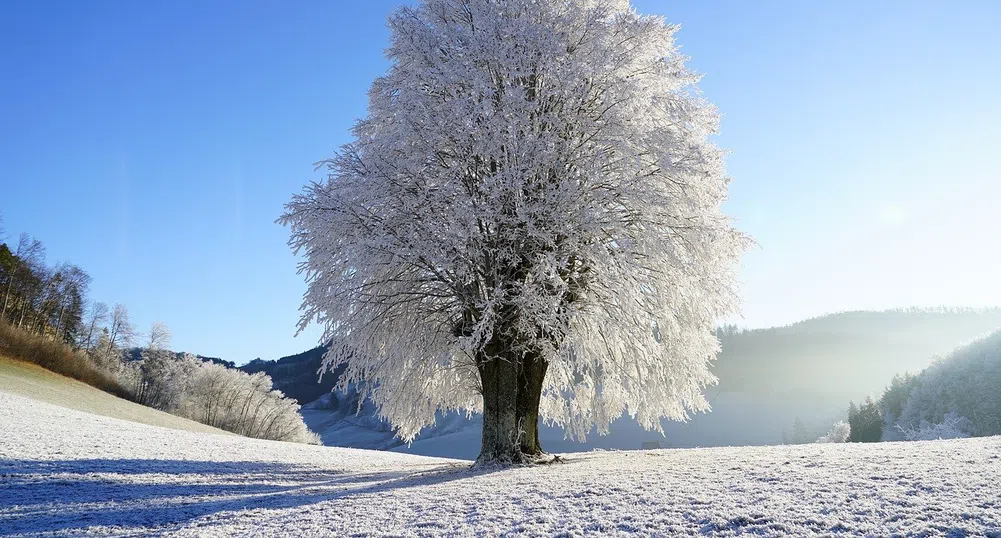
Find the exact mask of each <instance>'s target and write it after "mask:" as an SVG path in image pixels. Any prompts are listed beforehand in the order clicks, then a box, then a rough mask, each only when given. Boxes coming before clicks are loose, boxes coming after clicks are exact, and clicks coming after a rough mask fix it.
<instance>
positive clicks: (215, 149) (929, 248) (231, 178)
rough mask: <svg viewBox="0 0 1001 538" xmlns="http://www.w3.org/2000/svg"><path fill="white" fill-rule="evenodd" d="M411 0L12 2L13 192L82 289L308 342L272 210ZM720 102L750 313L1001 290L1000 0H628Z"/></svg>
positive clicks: (9, 174) (295, 183)
mask: <svg viewBox="0 0 1001 538" xmlns="http://www.w3.org/2000/svg"><path fill="white" fill-rule="evenodd" d="M398 4H399V2H390V1H371V0H369V1H364V2H332V1H320V0H316V1H293V2H237V1H221V0H218V1H213V2H196V1H170V2H166V1H144V2H126V1H117V2H109V1H99V0H95V1H90V2H79V1H66V2H51V1H37V2H3V3H0V77H2V78H3V83H2V84H0V126H2V127H0V181H2V187H0V211H2V212H3V216H4V219H5V221H6V227H7V230H8V234H9V235H12V236H16V234H18V233H20V232H22V231H26V232H29V233H31V234H32V235H34V236H36V237H38V238H39V239H41V240H42V241H43V242H44V243H45V244H46V246H47V247H48V252H49V261H50V262H52V261H61V260H66V261H71V262H74V263H76V264H78V265H80V266H82V267H83V268H84V269H86V270H87V271H89V272H90V274H91V275H92V276H93V277H94V283H93V286H92V296H93V297H95V298H97V299H99V300H103V301H105V302H108V303H115V302H121V303H124V304H126V305H127V306H129V307H130V309H131V310H132V313H133V317H134V319H135V321H136V322H137V324H138V325H139V326H140V327H141V328H147V327H148V326H149V324H150V323H151V322H153V321H155V320H162V321H164V322H166V323H167V324H168V325H169V326H170V327H171V328H172V330H173V332H174V347H175V348H177V349H180V350H187V351H192V352H197V353H201V354H205V355H213V356H221V357H224V358H226V359H229V360H235V361H237V362H241V363H242V362H245V361H247V360H250V359H253V358H254V357H262V358H276V357H278V356H281V355H286V354H291V353H294V352H298V351H301V350H304V349H307V348H309V347H312V346H313V345H314V344H315V343H316V340H317V338H318V336H319V331H318V330H315V329H314V330H311V331H307V333H306V334H304V335H302V336H300V337H299V338H298V339H293V338H292V335H293V333H294V332H295V324H296V321H297V319H298V313H297V308H298V305H299V301H300V297H301V294H302V292H303V290H304V288H305V286H304V284H303V283H302V279H301V277H299V276H298V275H296V274H295V259H294V258H293V256H292V255H291V254H290V252H289V251H288V249H287V248H286V246H285V241H286V238H287V233H286V230H284V229H282V228H281V227H279V226H278V225H276V224H274V223H273V221H274V219H275V218H276V217H277V216H278V215H279V214H280V213H281V208H282V204H284V203H285V202H286V201H287V199H288V198H289V197H290V196H291V195H292V194H293V193H294V192H297V191H298V190H299V189H300V188H301V187H302V185H303V184H305V183H306V182H307V181H309V180H310V179H314V178H318V177H320V174H319V173H316V172H314V171H313V166H312V163H314V162H315V161H317V160H320V159H323V158H325V157H327V156H329V155H330V154H331V153H332V151H333V150H334V149H335V148H336V147H338V146H339V145H341V144H342V143H344V142H346V141H347V140H348V136H349V132H348V131H349V129H350V127H351V125H352V124H353V122H354V121H355V119H357V118H359V117H360V116H363V115H364V113H365V102H366V92H367V90H368V86H369V84H370V82H371V80H372V79H373V78H374V77H375V76H377V75H378V74H380V73H381V72H383V71H384V70H385V68H386V65H387V64H386V61H385V59H384V58H383V57H382V51H383V49H384V48H385V46H386V45H387V43H388V41H387V40H388V31H387V30H386V27H385V18H386V15H387V14H388V13H389V12H390V11H391V10H392V9H393V7H394V6H396V5H398ZM634 4H635V5H636V6H637V8H638V9H639V10H640V11H642V12H647V13H661V14H664V15H666V16H667V18H668V20H670V21H672V22H675V23H679V24H681V25H682V30H681V32H680V33H679V34H678V38H679V42H680V43H681V44H682V46H683V50H684V51H685V53H686V54H688V55H689V56H691V58H692V61H691V65H692V66H693V67H694V68H695V69H696V70H698V71H700V72H703V73H705V78H704V79H703V82H702V84H701V87H702V89H703V91H704V93H705V95H706V96H707V97H708V98H709V99H710V100H712V101H713V102H714V103H716V104H717V105H718V106H719V107H720V109H721V110H722V112H723V113H724V121H723V125H722V134H721V136H720V137H719V142H720V144H721V145H723V146H724V147H726V148H727V149H728V150H729V151H730V157H729V161H728V163H729V170H730V173H731V175H732V176H733V178H734V181H733V184H732V189H731V197H730V202H729V204H728V209H729V212H730V213H731V214H732V215H733V216H734V217H735V218H736V219H737V221H738V225H739V227H740V228H742V229H743V230H745V231H747V232H748V233H750V234H752V235H753V236H754V237H755V239H756V240H757V242H758V244H759V246H758V248H756V249H755V250H754V251H752V252H751V253H749V254H748V255H747V257H746V258H745V262H744V269H743V270H742V272H741V279H742V281H743V283H744V284H743V288H742V290H743V296H744V306H743V319H742V320H740V321H739V323H740V324H742V325H746V326H752V327H757V326H768V325H776V324H784V323H789V322H792V321H796V320H798V319H801V318H804V317H810V316H815V315H819V314H823V313H826V312H831V311H837V310H849V309H865V308H890V307H896V306H909V305H940V304H946V305H973V306H976V305H998V304H1001V284H999V280H998V275H999V274H1001V248H999V236H1001V186H999V183H1001V172H999V170H1001V100H999V95H1001V37H999V34H998V32H997V29H998V27H999V25H1001V2H995V1H992V0H984V1H980V2H975V1H966V2H911V1H907V2H904V1H900V2H891V1H880V2H872V1H870V0H858V1H851V2H849V1H840V2H824V3H821V2H802V1H799V0H789V1H785V2H745V1H742V0H734V1H729V2H701V1H694V0H691V1H687V2H665V1H658V0H642V1H636V2H634Z"/></svg>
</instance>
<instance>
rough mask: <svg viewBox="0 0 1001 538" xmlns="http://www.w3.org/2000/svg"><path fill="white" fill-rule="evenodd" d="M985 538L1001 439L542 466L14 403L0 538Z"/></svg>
mask: <svg viewBox="0 0 1001 538" xmlns="http://www.w3.org/2000/svg"><path fill="white" fill-rule="evenodd" d="M45 534H48V535H53V536H67V535H79V534H87V535H162V534H165V535H172V536H173V535H179V536H187V535H190V536H231V535H250V536H259V535H263V536H278V535H288V536H297V537H299V536H568V537H569V536H590V535H601V536H674V535H680V536H693V535H694V536H735V535H742V534H749V535H762V536H788V535H796V536H814V535H816V536H829V535H830V536H892V535H898V536H949V537H953V538H958V537H963V536H988V537H992V538H1001V438H998V437H994V438H986V439H974V440H956V441H933V442H918V443H885V444H877V445H865V446H863V445H805V446H783V447H753V448H715V449H690V450H660V451H650V452H597V453H589V454H574V455H571V457H569V458H568V461H567V463H565V464H562V465H552V466H546V467H541V468H515V469H479V470H471V469H469V464H468V462H463V461H457V460H445V459H434V458H423V457H418V456H410V455H404V454H395V453H390V452H373V451H364V450H353V449H343V448H330V447H314V446H304V445H295V444H289V443H277V442H269V441H258V440H252V439H244V438H240V437H234V436H224V435H212V434H204V433H194V432H185V431H177V430H169V429H164V428H158V427H154V426H146V425H142V424H137V423H132V422H125V421H121V420H117V419H113V418H108V417H102V416H97V415H91V414H87V413H83V412H79V411H73V410H70V409H66V408H63V407H58V406H55V405H50V404H46V403H42V402H38V401H34V400H29V399H26V398H23V397H20V396H14V395H11V394H7V393H2V392H0V536H22V535H31V536H35V535H45Z"/></svg>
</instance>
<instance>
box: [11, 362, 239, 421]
mask: <svg viewBox="0 0 1001 538" xmlns="http://www.w3.org/2000/svg"><path fill="white" fill-rule="evenodd" d="M0 391H2V392H8V393H11V394H19V395H21V396H27V397H28V398H33V399H35V400H40V401H43V402H48V403H52V404H56V405H61V406H64V407H69V408H71V409H76V410H78V411H86V412H88V413H95V414H98V415H104V416H107V417H114V418H120V419H124V420H129V421H132V422H140V423H142V424H149V425H152V426H163V427H165V428H173V429H176V430H187V431H194V432H206V433H219V434H226V435H232V434H229V433H227V432H224V431H222V430H220V429H217V428H213V427H212V426H206V425H205V424H201V423H198V422H195V421H193V420H188V419H186V418H181V417H178V416H175V415H171V414H170V413H164V412H163V411H158V410H156V409H153V408H150V407H146V406H144V405H139V404H137V403H134V402H130V401H128V400H123V399H121V398H119V397H117V396H113V395H111V394H108V393H107V392H104V391H102V390H98V389H96V388H94V387H92V386H90V385H87V384H86V383H81V382H80V381H77V380H75V379H70V378H68V377H65V376H61V375H59V374H56V373H53V372H50V371H49V370H46V369H44V368H42V367H41V366H37V365H34V364H28V363H26V362H21V361H15V360H11V359H8V358H6V357H0ZM0 431H2V430H0Z"/></svg>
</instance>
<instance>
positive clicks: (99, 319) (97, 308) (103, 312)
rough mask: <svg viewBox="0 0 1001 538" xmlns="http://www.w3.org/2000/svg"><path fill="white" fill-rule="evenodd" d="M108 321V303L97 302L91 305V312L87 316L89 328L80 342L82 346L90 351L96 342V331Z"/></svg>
mask: <svg viewBox="0 0 1001 538" xmlns="http://www.w3.org/2000/svg"><path fill="white" fill-rule="evenodd" d="M107 321H108V305H107V304H105V303H102V302H95V303H93V304H91V305H90V314H89V315H88V317H87V329H86V332H85V333H84V334H85V335H86V336H84V337H83V339H82V341H81V342H80V347H82V348H83V349H85V350H86V351H90V350H91V348H92V345H93V343H94V336H95V335H96V333H95V331H96V330H97V328H98V327H100V326H102V325H104V323H105V322H107Z"/></svg>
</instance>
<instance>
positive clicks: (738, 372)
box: [714, 308, 1001, 395]
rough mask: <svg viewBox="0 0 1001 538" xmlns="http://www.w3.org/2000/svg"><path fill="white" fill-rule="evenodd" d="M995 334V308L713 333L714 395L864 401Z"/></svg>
mask: <svg viewBox="0 0 1001 538" xmlns="http://www.w3.org/2000/svg"><path fill="white" fill-rule="evenodd" d="M999 328H1001V308H993V309H906V310H892V311H883V312H844V313H839V314H832V315H827V316H823V317H818V318H813V319H808V320H805V321H801V322H799V323H795V324H793V325H789V326H785V327H776V328H770V329H757V330H751V331H737V330H734V329H733V328H725V329H723V330H720V331H719V335H720V339H721V342H722V347H723V352H722V353H721V354H720V357H719V359H718V360H717V362H716V365H715V367H714V372H715V373H716V375H717V377H719V379H720V385H719V387H718V388H717V390H721V391H727V392H730V391H740V392H750V393H759V392H764V393H774V392H812V393H817V392H826V393H855V394H861V395H864V394H869V393H874V392H878V391H881V390H882V387H883V386H884V385H886V383H888V382H889V380H890V379H891V378H892V377H893V375H894V374H896V373H899V372H904V371H910V372H917V371H920V370H922V369H923V368H925V367H927V366H928V364H929V363H930V362H931V359H932V358H933V357H934V356H936V355H943V354H946V353H948V352H949V351H951V350H952V349H954V348H955V347H956V346H957V345H960V344H963V343H966V342H969V341H971V340H973V339H975V338H977V337H980V336H983V335H984V334H986V333H989V332H992V331H994V330H996V329H999Z"/></svg>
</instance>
